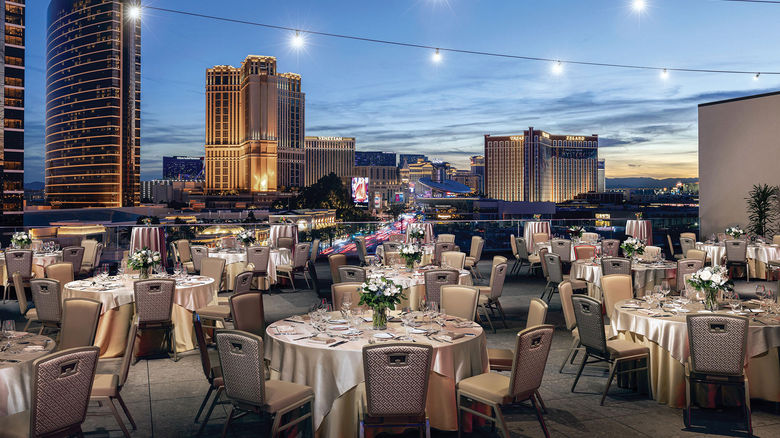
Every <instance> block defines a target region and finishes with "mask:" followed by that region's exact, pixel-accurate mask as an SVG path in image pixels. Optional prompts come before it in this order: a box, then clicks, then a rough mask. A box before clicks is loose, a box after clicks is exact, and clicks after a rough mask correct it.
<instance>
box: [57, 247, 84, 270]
mask: <svg viewBox="0 0 780 438" xmlns="http://www.w3.org/2000/svg"><path fill="white" fill-rule="evenodd" d="M83 260H84V247H83V246H69V247H67V248H64V249H63V250H62V261H63V262H65V263H71V264H72V265H73V275H74V276H75V275H78V274H79V273H80V272H81V262H82V261H83Z"/></svg>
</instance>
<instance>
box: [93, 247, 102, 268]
mask: <svg viewBox="0 0 780 438" xmlns="http://www.w3.org/2000/svg"><path fill="white" fill-rule="evenodd" d="M102 259H103V244H102V243H98V244H97V246H96V247H95V263H94V264H93V267H95V268H97V267H98V266H100V260H102Z"/></svg>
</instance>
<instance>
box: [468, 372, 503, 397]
mask: <svg viewBox="0 0 780 438" xmlns="http://www.w3.org/2000/svg"><path fill="white" fill-rule="evenodd" d="M458 390H460V392H461V393H462V394H463V395H466V396H468V395H471V396H474V397H478V398H481V399H483V400H487V401H491V402H493V403H498V404H502V403H506V402H509V401H510V399H511V397H510V396H509V377H507V376H505V375H503V374H498V373H485V374H480V375H478V376H474V377H469V378H467V379H463V380H461V381H460V382H459V383H458Z"/></svg>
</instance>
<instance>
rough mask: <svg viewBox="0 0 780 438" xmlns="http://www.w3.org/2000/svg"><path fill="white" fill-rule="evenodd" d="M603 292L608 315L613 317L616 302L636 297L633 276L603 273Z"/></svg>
mask: <svg viewBox="0 0 780 438" xmlns="http://www.w3.org/2000/svg"><path fill="white" fill-rule="evenodd" d="M601 292H602V294H603V295H604V306H606V311H607V317H608V318H612V312H613V311H614V310H615V303H617V302H618V301H621V300H630V299H631V298H634V289H633V286H632V285H631V276H630V275H623V274H611V275H602V277H601Z"/></svg>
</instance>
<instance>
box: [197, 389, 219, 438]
mask: <svg viewBox="0 0 780 438" xmlns="http://www.w3.org/2000/svg"><path fill="white" fill-rule="evenodd" d="M224 390H225V387H220V388H218V389H217V394H216V395H215V396H214V400H212V401H211V406H209V410H208V411H207V412H206V418H204V419H203V423H201V424H200V429H198V436H200V434H202V433H203V429H205V428H206V424H208V422H209V418H211V412H212V411H214V407H215V406H216V405H217V404H218V403H219V396H220V395H222V391H224Z"/></svg>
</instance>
